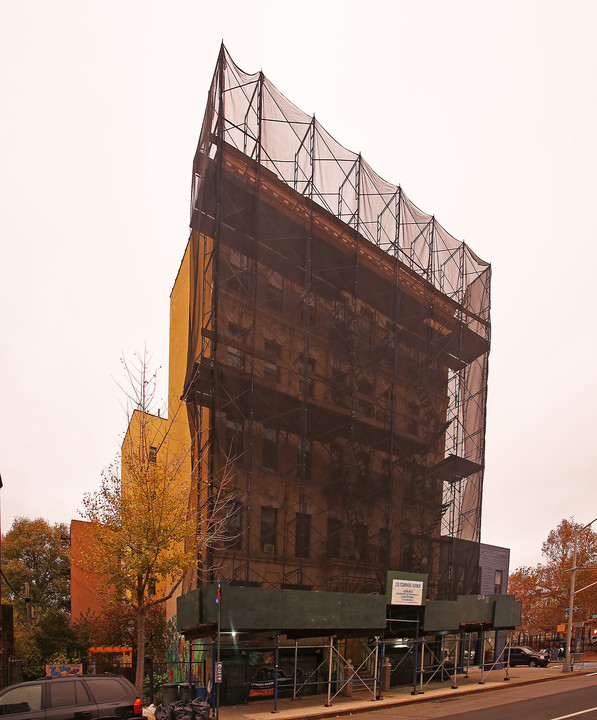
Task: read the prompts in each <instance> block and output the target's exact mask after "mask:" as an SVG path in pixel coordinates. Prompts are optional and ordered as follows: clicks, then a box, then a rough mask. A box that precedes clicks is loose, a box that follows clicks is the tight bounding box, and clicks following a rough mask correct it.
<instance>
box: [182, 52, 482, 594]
mask: <svg viewBox="0 0 597 720" xmlns="http://www.w3.org/2000/svg"><path fill="white" fill-rule="evenodd" d="M189 252H190V268H191V270H190V273H191V274H190V282H191V292H190V315H189V326H190V332H189V354H188V363H187V373H186V384H185V399H186V401H187V408H188V413H189V419H190V422H191V426H192V430H193V436H194V437H195V438H196V447H195V453H196V459H197V460H198V471H197V476H196V481H197V488H198V502H199V503H200V504H201V506H203V507H207V508H208V512H213V513H215V514H216V515H217V507H216V505H217V503H216V502H215V501H214V500H213V498H214V497H216V496H217V493H218V491H219V490H220V489H221V486H222V485H223V480H222V478H224V477H225V478H226V488H227V490H226V492H227V493H228V495H229V496H230V497H233V499H234V507H235V512H233V513H228V516H227V518H226V523H227V526H228V530H229V532H228V535H227V537H226V538H224V539H222V540H221V541H220V542H218V543H215V544H212V547H211V548H210V549H209V550H208V551H206V552H205V553H204V554H203V555H202V558H201V563H200V565H201V568H202V569H203V571H204V577H205V578H206V579H207V580H213V579H214V578H216V577H221V578H225V579H228V580H230V581H231V582H236V583H239V584H245V585H256V586H262V587H282V588H304V589H318V590H332V591H342V592H383V591H384V589H385V582H386V572H387V570H389V569H391V570H403V571H410V572H421V573H428V575H429V585H428V588H429V596H430V597H431V598H451V597H454V596H455V595H456V594H465V593H474V592H477V566H478V543H479V538H480V517H481V495H482V481H483V464H484V449H485V415H486V410H485V408H486V390H487V359H488V352H489V340H490V320H489V309H490V276H491V268H490V266H489V264H488V263H486V262H483V261H482V260H480V259H479V258H478V257H477V256H476V255H475V254H474V253H473V252H472V251H471V250H470V248H468V247H467V245H466V244H464V243H463V242H459V241H458V240H456V239H455V238H454V237H452V236H451V235H450V234H449V233H448V232H446V230H444V228H443V227H442V226H441V225H440V224H439V223H438V222H437V221H436V220H435V218H434V217H433V216H430V215H427V214H426V213H424V212H422V211H421V210H419V209H418V208H417V207H416V206H415V205H413V203H412V202H411V201H410V200H409V199H408V198H407V196H406V195H405V194H404V192H403V191H402V189H401V188H400V187H397V186H394V185H391V184H390V183H388V182H386V181H385V180H382V179H381V178H380V177H379V176H378V175H376V174H375V172H374V171H373V170H372V169H371V168H370V167H369V165H368V164H367V163H366V162H365V160H364V159H363V158H362V157H361V155H360V154H355V153H352V152H350V151H349V150H346V149H345V148H344V147H342V146H341V145H340V144H339V143H338V142H337V141H336V140H334V139H333V138H332V137H331V135H329V134H328V133H327V132H326V130H324V128H322V127H321V125H320V124H319V123H318V122H317V121H316V119H315V117H310V116H308V115H306V114H305V113H303V112H302V111H301V110H299V109H298V108H297V107H295V106H294V105H293V104H292V103H291V102H289V101H288V100H287V99H286V98H285V97H284V96H283V95H282V94H281V93H280V92H279V91H278V90H277V89H276V88H275V87H274V86H273V85H272V84H271V83H270V82H269V81H268V80H267V78H265V77H264V75H263V74H262V73H257V74H247V73H244V72H243V71H241V70H240V69H239V68H238V67H237V66H236V65H235V64H234V63H233V61H232V60H231V58H230V56H229V55H228V53H227V52H226V50H225V49H224V48H223V47H222V50H221V52H220V56H219V59H218V63H217V67H216V71H215V74H214V78H213V82H212V85H211V88H210V91H209V96H208V103H207V109H206V114H205V118H204V122H203V127H202V131H201V137H200V141H199V145H198V148H197V153H196V155H195V160H194V165H193V187H192V199H191V238H190V251H189ZM207 520H209V518H207Z"/></svg>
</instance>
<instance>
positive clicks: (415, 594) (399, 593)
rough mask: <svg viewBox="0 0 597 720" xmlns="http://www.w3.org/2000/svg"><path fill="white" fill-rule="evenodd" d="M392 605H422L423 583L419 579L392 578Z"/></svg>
mask: <svg viewBox="0 0 597 720" xmlns="http://www.w3.org/2000/svg"><path fill="white" fill-rule="evenodd" d="M391 604H392V605H422V604H423V583H422V582H421V581H419V580H392V600H391Z"/></svg>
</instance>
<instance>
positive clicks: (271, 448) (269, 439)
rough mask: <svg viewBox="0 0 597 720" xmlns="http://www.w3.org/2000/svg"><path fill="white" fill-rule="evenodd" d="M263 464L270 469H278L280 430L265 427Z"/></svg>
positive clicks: (262, 451)
mask: <svg viewBox="0 0 597 720" xmlns="http://www.w3.org/2000/svg"><path fill="white" fill-rule="evenodd" d="M261 464H262V465H263V467H266V468H269V469H270V470H278V431H277V430H275V429H273V428H264V429H263V443H262V449H261Z"/></svg>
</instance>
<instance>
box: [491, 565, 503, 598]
mask: <svg viewBox="0 0 597 720" xmlns="http://www.w3.org/2000/svg"><path fill="white" fill-rule="evenodd" d="M493 594H494V595H501V594H502V571H501V570H496V571H495V575H494V578H493Z"/></svg>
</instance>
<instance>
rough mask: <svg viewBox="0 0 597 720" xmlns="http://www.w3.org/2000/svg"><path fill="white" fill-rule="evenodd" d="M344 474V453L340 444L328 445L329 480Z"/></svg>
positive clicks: (332, 480)
mask: <svg viewBox="0 0 597 720" xmlns="http://www.w3.org/2000/svg"><path fill="white" fill-rule="evenodd" d="M343 474H344V454H343V452H342V445H338V444H332V445H330V481H331V482H334V481H336V480H339V479H340V478H341V476H342V475H343Z"/></svg>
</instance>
